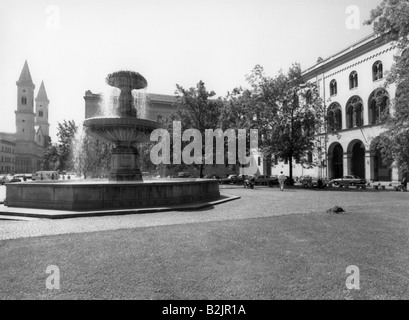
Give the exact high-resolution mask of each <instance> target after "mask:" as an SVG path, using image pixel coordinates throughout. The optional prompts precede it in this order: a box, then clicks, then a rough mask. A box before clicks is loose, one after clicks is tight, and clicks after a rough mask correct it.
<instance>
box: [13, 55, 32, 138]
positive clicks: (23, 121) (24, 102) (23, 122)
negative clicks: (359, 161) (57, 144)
mask: <svg viewBox="0 0 409 320" xmlns="http://www.w3.org/2000/svg"><path fill="white" fill-rule="evenodd" d="M16 85H17V111H15V114H16V139H17V141H18V140H20V141H34V137H35V129H34V125H35V113H34V89H35V85H34V83H33V80H32V79H31V74H30V69H29V68H28V64H27V60H26V62H25V63H24V67H23V70H22V71H21V74H20V78H19V79H18V81H17V82H16Z"/></svg>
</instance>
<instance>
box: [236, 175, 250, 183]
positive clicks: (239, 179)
mask: <svg viewBox="0 0 409 320" xmlns="http://www.w3.org/2000/svg"><path fill="white" fill-rule="evenodd" d="M247 179H248V176H247V175H245V174H240V175H239V176H237V184H244V181H246V180H247Z"/></svg>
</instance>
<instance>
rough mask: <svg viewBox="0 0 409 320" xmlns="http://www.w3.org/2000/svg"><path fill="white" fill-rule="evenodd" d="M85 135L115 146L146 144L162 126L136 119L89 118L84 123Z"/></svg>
mask: <svg viewBox="0 0 409 320" xmlns="http://www.w3.org/2000/svg"><path fill="white" fill-rule="evenodd" d="M84 127H85V128H86V132H87V134H89V135H90V136H92V137H93V138H95V139H98V140H103V141H105V142H111V143H115V144H127V145H131V144H133V143H142V142H148V141H149V139H150V134H151V132H152V131H153V130H155V129H160V128H163V127H164V126H163V124H162V123H159V122H155V121H151V120H147V119H138V118H103V117H96V118H89V119H86V120H85V121H84Z"/></svg>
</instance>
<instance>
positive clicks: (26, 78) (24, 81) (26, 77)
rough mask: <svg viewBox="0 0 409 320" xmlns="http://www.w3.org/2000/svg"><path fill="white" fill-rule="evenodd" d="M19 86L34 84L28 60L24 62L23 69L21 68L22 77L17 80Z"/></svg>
mask: <svg viewBox="0 0 409 320" xmlns="http://www.w3.org/2000/svg"><path fill="white" fill-rule="evenodd" d="M16 84H17V85H18V86H20V85H28V86H33V87H35V86H34V83H33V80H32V78H31V73H30V69H29V68H28V63H27V60H26V61H25V62H24V66H23V70H21V74H20V78H19V79H18V81H17V82H16Z"/></svg>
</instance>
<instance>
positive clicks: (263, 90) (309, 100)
mask: <svg viewBox="0 0 409 320" xmlns="http://www.w3.org/2000/svg"><path fill="white" fill-rule="evenodd" d="M247 81H248V82H249V83H250V85H251V87H252V95H251V99H252V108H253V110H251V116H252V122H253V127H258V129H259V135H260V145H261V150H262V152H263V153H264V154H265V155H267V156H269V155H272V154H274V155H275V156H277V157H279V158H281V159H288V162H289V168H290V178H292V175H293V174H292V168H293V160H294V159H296V160H301V159H303V158H304V157H305V156H306V155H307V153H308V151H311V150H313V149H314V144H315V139H316V133H319V130H320V128H321V126H322V118H323V104H322V101H321V99H320V97H319V93H318V90H317V88H316V86H315V84H313V83H304V82H303V79H302V77H301V67H300V65H299V64H294V65H293V66H292V67H291V68H290V69H289V70H288V73H287V74H284V73H283V72H281V71H280V72H279V74H278V75H277V76H275V77H268V76H266V75H265V74H264V69H263V67H261V66H259V65H257V66H256V67H255V68H254V69H253V71H252V73H251V74H250V75H248V76H247Z"/></svg>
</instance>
